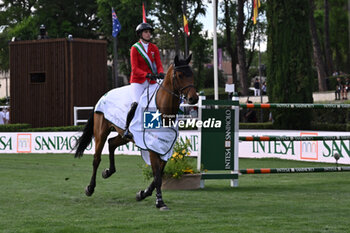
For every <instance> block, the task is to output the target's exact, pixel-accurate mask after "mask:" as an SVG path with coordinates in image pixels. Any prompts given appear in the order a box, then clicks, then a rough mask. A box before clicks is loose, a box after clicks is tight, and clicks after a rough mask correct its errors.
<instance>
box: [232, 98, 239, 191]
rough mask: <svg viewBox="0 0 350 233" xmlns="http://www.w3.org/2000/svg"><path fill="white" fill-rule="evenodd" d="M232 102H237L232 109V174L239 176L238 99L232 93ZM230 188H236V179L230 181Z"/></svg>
mask: <svg viewBox="0 0 350 233" xmlns="http://www.w3.org/2000/svg"><path fill="white" fill-rule="evenodd" d="M232 101H237V102H238V106H234V107H233V109H234V110H235V123H234V124H235V132H234V141H233V143H234V154H233V161H234V167H233V172H232V173H234V174H237V175H239V157H238V153H239V150H238V146H239V140H238V139H239V97H238V96H237V94H236V93H235V92H234V94H233V97H232ZM231 187H238V178H237V179H233V180H231Z"/></svg>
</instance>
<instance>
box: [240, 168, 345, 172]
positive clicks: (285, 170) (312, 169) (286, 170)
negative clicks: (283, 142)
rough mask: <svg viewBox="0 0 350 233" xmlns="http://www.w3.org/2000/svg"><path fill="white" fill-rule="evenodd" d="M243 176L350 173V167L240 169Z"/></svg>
mask: <svg viewBox="0 0 350 233" xmlns="http://www.w3.org/2000/svg"><path fill="white" fill-rule="evenodd" d="M239 172H240V173H241V174H275V173H310V172H350V167H297V168H257V169H253V168H249V169H240V170H239Z"/></svg>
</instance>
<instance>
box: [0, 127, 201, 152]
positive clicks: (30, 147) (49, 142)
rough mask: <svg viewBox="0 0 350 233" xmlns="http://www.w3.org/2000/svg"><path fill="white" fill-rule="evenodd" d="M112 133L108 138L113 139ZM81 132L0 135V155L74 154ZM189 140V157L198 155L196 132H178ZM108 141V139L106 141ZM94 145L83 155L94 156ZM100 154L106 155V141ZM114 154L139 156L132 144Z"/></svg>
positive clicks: (181, 138)
mask: <svg viewBox="0 0 350 233" xmlns="http://www.w3.org/2000/svg"><path fill="white" fill-rule="evenodd" d="M116 135H117V133H116V132H112V133H111V134H110V135H109V137H108V138H111V137H115V136H116ZM80 136H81V132H39V133H35V132H34V133H31V132H30V133H0V153H74V151H72V150H73V148H74V146H75V144H76V142H77V140H78V139H79V137H80ZM187 139H188V140H190V142H191V151H192V152H191V155H192V156H197V155H198V147H199V141H198V131H195V130H191V131H180V134H179V138H178V140H182V141H185V140H187ZM107 140H108V139H107ZM94 152H95V143H94V140H92V142H91V144H90V145H89V146H88V147H87V148H86V150H85V152H84V153H85V154H94ZM102 154H108V142H107V141H106V143H105V146H104V148H103V151H102ZM115 154H127V155H140V150H139V148H138V147H137V146H135V145H134V144H133V143H131V142H130V143H128V144H126V145H123V146H120V147H118V148H117V149H116V150H115Z"/></svg>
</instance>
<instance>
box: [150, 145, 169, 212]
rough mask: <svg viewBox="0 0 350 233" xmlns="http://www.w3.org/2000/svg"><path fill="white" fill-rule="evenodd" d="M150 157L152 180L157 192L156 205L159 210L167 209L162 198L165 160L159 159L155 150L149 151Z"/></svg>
mask: <svg viewBox="0 0 350 233" xmlns="http://www.w3.org/2000/svg"><path fill="white" fill-rule="evenodd" d="M150 159H151V165H152V171H153V176H154V179H153V182H154V186H155V188H156V192H157V193H156V207H157V208H159V209H160V210H169V208H168V207H167V205H166V204H165V203H164V201H163V198H162V176H163V170H164V167H165V165H166V162H165V161H163V160H161V159H160V157H159V155H158V154H157V153H155V152H150Z"/></svg>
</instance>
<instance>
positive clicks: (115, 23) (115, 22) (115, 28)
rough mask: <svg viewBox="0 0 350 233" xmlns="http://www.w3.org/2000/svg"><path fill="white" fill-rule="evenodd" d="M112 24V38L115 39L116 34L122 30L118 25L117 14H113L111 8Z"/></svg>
mask: <svg viewBox="0 0 350 233" xmlns="http://www.w3.org/2000/svg"><path fill="white" fill-rule="evenodd" d="M112 23H113V30H112V36H113V37H117V35H118V33H119V32H120V30H121V29H122V25H121V24H120V22H119V20H118V17H117V14H116V13H115V11H114V9H113V8H112Z"/></svg>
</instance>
